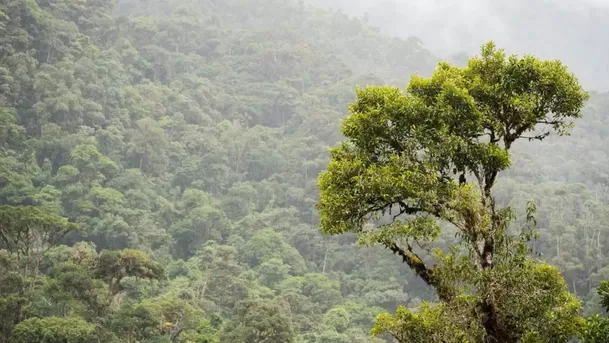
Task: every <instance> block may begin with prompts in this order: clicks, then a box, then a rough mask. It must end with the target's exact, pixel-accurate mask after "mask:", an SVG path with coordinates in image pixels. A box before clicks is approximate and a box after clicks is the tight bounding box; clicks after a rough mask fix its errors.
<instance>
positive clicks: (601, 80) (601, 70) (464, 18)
mask: <svg viewBox="0 0 609 343" xmlns="http://www.w3.org/2000/svg"><path fill="white" fill-rule="evenodd" d="M311 2H317V3H322V4H325V5H331V6H332V5H333V6H338V7H341V8H342V10H343V11H344V12H346V13H349V14H352V15H358V16H361V15H364V13H367V15H368V18H369V21H370V23H371V24H373V25H375V26H379V27H380V28H381V29H382V31H384V32H385V33H387V34H392V35H399V36H417V37H419V38H420V39H421V40H422V41H423V42H424V44H425V46H426V47H427V48H429V49H430V50H432V51H433V52H435V53H436V54H437V55H438V56H440V57H446V56H448V55H450V54H452V53H455V52H459V51H466V52H468V53H470V54H475V53H477V52H478V48H479V47H480V45H482V44H483V43H484V42H486V41H488V40H491V39H492V40H494V41H495V42H496V43H497V44H498V45H500V46H501V47H505V48H506V49H507V50H508V52H510V53H525V52H530V53H533V54H536V55H538V56H539V57H542V58H549V59H555V58H558V59H561V60H562V61H563V62H565V63H566V64H567V65H568V66H569V67H570V68H571V70H572V71H574V72H575V73H576V74H577V75H578V76H579V78H580V80H581V81H582V83H583V84H584V85H585V86H586V87H588V88H591V89H596V90H609V34H607V33H608V32H609V0H311Z"/></svg>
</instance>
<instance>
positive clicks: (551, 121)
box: [318, 42, 588, 343]
mask: <svg viewBox="0 0 609 343" xmlns="http://www.w3.org/2000/svg"><path fill="white" fill-rule="evenodd" d="M587 98H588V94H587V93H586V92H585V91H584V90H583V89H582V87H581V86H580V85H579V83H578V80H577V78H576V77H575V76H574V75H573V74H571V73H569V72H568V71H567V69H566V67H565V66H564V65H563V64H562V63H561V62H560V61H542V60H539V59H537V58H536V57H534V56H531V55H525V56H523V57H517V56H510V57H507V56H506V54H505V52H504V51H503V50H501V49H497V48H496V47H495V45H494V44H493V43H492V42H489V43H487V44H485V45H484V46H483V47H482V50H481V56H480V57H475V58H472V59H470V60H469V62H468V65H467V67H465V68H457V67H454V66H451V65H449V64H448V63H440V64H439V65H438V67H437V68H436V70H435V71H434V73H433V75H432V76H431V77H430V78H423V77H420V76H415V77H413V78H412V80H411V82H410V84H409V86H408V88H407V89H406V91H405V92H401V91H400V90H399V89H396V88H393V87H369V88H367V89H363V90H358V92H357V100H356V101H355V103H354V104H352V106H351V107H350V111H351V116H350V117H349V118H347V119H346V120H345V122H344V123H343V126H342V133H343V134H344V135H345V136H346V138H347V141H346V142H344V143H342V145H340V146H339V147H337V148H334V149H332V150H331V156H332V161H331V162H330V163H329V165H328V170H327V171H324V172H322V173H321V174H320V176H319V187H320V189H321V195H320V200H319V203H318V208H319V210H320V214H321V229H322V231H323V232H324V233H326V234H341V233H345V232H349V231H350V232H355V233H357V234H359V235H360V237H361V239H362V240H363V241H365V242H368V243H371V244H381V245H383V246H385V247H386V248H388V249H389V250H391V251H392V252H394V253H395V254H397V255H399V256H400V257H401V258H402V259H403V261H404V262H405V263H406V264H407V265H408V266H409V267H410V268H411V269H412V270H413V271H414V272H415V273H416V275H418V276H419V277H420V278H421V279H423V280H424V281H425V282H426V283H427V284H428V285H429V286H431V287H432V288H433V289H434V290H435V291H436V294H437V295H438V298H439V300H440V302H439V303H438V304H436V305H434V306H431V307H429V308H426V307H424V308H423V310H422V311H420V312H419V313H418V314H407V315H406V314H404V313H403V312H404V311H406V310H405V309H403V308H402V309H400V310H399V311H398V314H397V317H394V318H392V319H391V320H389V319H388V318H380V320H379V327H377V329H378V332H379V333H389V334H391V335H392V336H394V338H395V339H397V340H398V341H399V342H412V339H414V338H413V337H412V336H409V335H406V331H408V330H414V328H417V330H429V328H430V327H431V328H433V327H434V326H430V325H427V324H429V323H428V321H430V320H431V321H433V320H435V321H440V322H443V323H444V325H442V326H439V327H441V328H442V330H444V331H445V332H436V333H435V334H434V335H431V334H429V333H425V334H424V335H422V336H421V337H425V341H426V342H428V341H429V340H428V339H433V341H437V342H456V341H459V342H461V341H463V340H467V341H470V342H488V343H494V342H502V343H509V342H521V341H523V340H524V339H529V340H531V341H535V342H541V341H543V342H546V341H547V342H550V341H552V342H564V341H566V340H567V339H568V338H569V336H570V335H572V334H573V333H574V332H575V331H574V330H575V327H574V325H573V324H572V322H573V319H575V318H576V316H577V309H578V307H579V303H578V302H577V301H576V300H575V298H574V297H573V296H572V295H571V294H570V293H569V292H568V291H567V288H566V286H565V284H564V281H563V279H562V277H561V276H560V274H559V272H558V270H556V269H555V268H552V267H549V266H547V265H545V264H542V263H539V262H536V261H533V260H531V259H529V258H527V257H526V253H527V249H526V246H527V242H528V240H529V239H530V238H531V237H532V236H531V235H532V232H533V231H532V230H530V227H527V228H525V229H523V230H522V232H521V234H520V235H515V234H513V233H511V231H509V228H510V224H511V223H512V222H513V218H514V216H513V214H512V211H511V209H510V208H500V207H499V206H497V205H496V202H495V199H494V197H493V193H492V190H493V186H494V185H495V183H496V181H497V177H498V175H499V174H500V172H502V171H504V170H506V169H507V168H508V167H509V166H510V154H509V152H510V149H511V148H512V146H513V145H514V143H516V142H517V141H518V140H520V139H529V140H543V139H544V138H545V137H547V136H548V135H549V134H550V132H551V131H555V132H557V133H559V134H564V133H566V132H567V129H569V128H570V127H571V126H572V120H574V119H577V118H580V117H581V108H582V107H583V104H584V101H585V100H586V99H587ZM471 179H473V181H468V180H471ZM533 209H534V208H530V210H533ZM384 215H388V216H384ZM527 219H530V221H531V222H532V221H534V219H533V218H532V211H528V218H527ZM449 226H450V227H452V229H453V230H456V233H457V237H458V239H457V242H456V244H455V245H453V246H452V247H451V248H450V249H449V250H448V251H446V250H445V251H441V250H440V249H439V248H440V245H439V244H438V242H437V241H438V237H440V235H441V234H442V233H443V231H444V230H448V229H443V227H444V228H447V227H449ZM432 250H433V254H431V251H432ZM423 252H430V254H429V255H433V256H427V257H426V256H423V255H422V253H423ZM421 256H423V257H421ZM519 283H521V284H520V285H518V284H519ZM517 285H518V286H517ZM406 312H408V311H406ZM408 313H409V312H408ZM412 316H414V317H412ZM465 318H467V319H465ZM551 318H553V319H551ZM396 325H397V330H396ZM415 341H417V340H415Z"/></svg>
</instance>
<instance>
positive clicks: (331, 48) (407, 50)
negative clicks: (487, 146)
mask: <svg viewBox="0 0 609 343" xmlns="http://www.w3.org/2000/svg"><path fill="white" fill-rule="evenodd" d="M437 62H438V60H437V59H436V58H435V57H433V56H432V55H431V54H430V53H429V52H428V51H426V50H425V49H424V48H422V47H421V45H420V43H419V42H418V41H417V40H416V39H409V40H403V39H398V38H388V37H386V36H383V35H381V34H380V33H378V30H376V29H375V28H372V27H369V26H368V25H367V24H366V23H365V22H364V21H362V20H358V19H353V18H349V17H346V16H345V15H343V14H340V13H335V12H329V11H324V10H321V9H317V8H313V7H308V6H306V5H305V4H304V2H302V1H290V0H256V1H252V0H198V1H192V0H168V1H155V0H151V1H143V0H121V1H118V3H115V2H114V1H112V0H87V1H73V0H6V1H3V2H1V3H0V342H36V341H39V342H49V343H50V342H70V343H73V342H92V341H93V342H97V341H99V342H171V341H174V342H277V343H279V342H319V343H346V342H382V341H384V340H388V339H389V338H385V337H378V338H371V337H370V334H369V332H370V330H371V328H372V327H373V324H374V318H375V316H377V315H378V314H379V313H382V312H385V311H389V312H393V311H396V310H398V308H402V307H400V306H407V307H410V308H414V307H417V306H419V305H420V304H421V301H422V300H433V299H434V298H435V296H436V295H435V293H434V292H433V290H432V289H430V288H429V287H427V286H426V285H425V283H424V282H423V281H421V280H420V279H419V278H418V277H417V276H416V275H415V274H412V273H410V272H409V271H408V268H407V267H406V266H405V265H403V264H402V263H401V259H400V258H398V257H396V256H394V255H393V254H391V252H388V251H385V250H384V249H382V248H380V247H361V246H360V245H358V237H357V236H356V235H351V234H346V235H341V236H333V237H328V236H324V235H322V234H321V233H320V232H319V230H318V228H317V224H318V223H319V220H320V218H319V216H318V214H317V212H316V210H315V204H316V203H317V200H318V191H317V183H316V182H317V181H316V179H317V175H318V174H319V172H320V171H321V170H323V169H325V167H326V164H327V163H328V162H329V157H330V156H329V154H328V148H329V147H331V146H334V145H336V144H337V143H338V142H339V141H341V140H342V139H343V137H342V136H341V135H340V132H339V126H340V120H341V119H342V118H344V117H345V110H346V108H347V105H348V104H349V103H351V102H352V101H354V100H355V92H354V90H355V86H356V85H362V86H363V85H381V84H392V85H397V86H400V87H402V86H404V85H405V84H406V82H407V80H408V79H409V78H410V76H411V74H413V73H415V72H420V73H422V74H427V75H430V74H431V73H432V71H433V68H434V66H435V65H436V64H437ZM607 105H609V96H607V95H606V94H596V93H593V94H592V97H591V99H590V101H589V102H588V103H587V105H586V107H585V108H584V117H583V119H582V120H579V121H578V123H577V126H576V128H575V129H574V130H573V137H571V138H570V139H558V138H556V139H554V137H549V138H548V139H546V140H545V141H544V142H543V143H540V144H537V147H536V150H535V151H534V152H531V151H530V150H527V148H526V146H525V145H524V144H522V145H519V144H515V146H514V147H513V156H512V167H511V168H510V169H508V170H507V171H505V172H503V173H502V176H504V178H503V179H502V182H501V183H500V184H498V185H497V187H496V188H497V189H496V190H495V193H496V195H497V197H498V202H500V203H501V204H502V205H508V204H509V205H512V206H514V208H515V209H516V210H521V211H524V209H525V206H524V203H525V202H526V201H527V200H528V199H534V200H535V202H536V203H537V206H538V212H537V213H536V214H535V218H536V221H537V227H538V231H539V233H540V238H539V240H537V241H535V242H534V243H535V252H536V253H537V254H539V255H542V257H543V258H544V259H545V260H547V261H548V262H550V263H552V264H554V265H556V266H557V267H558V268H559V270H560V271H561V272H562V275H563V276H564V277H565V282H566V284H567V285H568V286H569V287H570V290H571V291H572V292H574V293H575V294H576V295H577V296H579V297H580V298H581V299H582V300H583V302H584V303H585V309H584V312H585V314H586V315H594V314H602V313H604V309H603V308H602V306H603V304H604V306H606V305H607V300H605V302H604V303H603V301H602V295H603V294H606V293H603V292H602V288H601V292H597V290H596V288H597V286H598V285H599V283H600V282H601V280H607V279H609V264H607V256H606V249H605V247H606V246H607V245H608V244H609V234H608V232H607V230H608V229H607V227H606V226H605V225H604V223H606V222H607V219H608V218H607V217H608V213H607V212H606V204H607V202H608V201H609V194H608V192H607V190H608V188H607V187H609V183H608V182H609V180H607V175H606V173H605V171H604V168H603V167H604V166H605V165H606V163H607V162H608V161H607V159H608V153H609V145H607V144H604V143H606V142H605V140H606V139H607V138H606V129H605V128H607V127H609V123H608V122H607V119H606V116H605V111H606V108H607V107H608V106H607ZM593 318H597V321H596V322H595V323H598V327H599V328H602V327H603V325H605V326H606V322H605V321H604V319H603V317H602V316H601V317H593ZM591 327H592V326H590V328H591ZM599 330H600V329H599ZM596 332H598V330H597V331H593V332H591V333H590V335H589V336H590V337H593V335H595V334H596ZM589 341H590V342H602V341H601V340H597V341H593V340H591V339H590V340H589Z"/></svg>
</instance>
